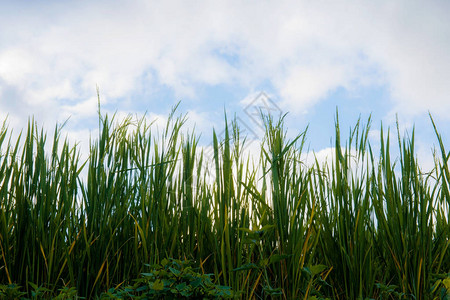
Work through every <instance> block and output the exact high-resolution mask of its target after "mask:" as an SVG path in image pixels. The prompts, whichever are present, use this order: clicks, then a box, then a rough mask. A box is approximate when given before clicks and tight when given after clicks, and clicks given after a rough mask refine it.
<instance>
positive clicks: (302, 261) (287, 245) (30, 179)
mask: <svg viewBox="0 0 450 300" xmlns="http://www.w3.org/2000/svg"><path fill="white" fill-rule="evenodd" d="M262 118H263V120H264V124H265V136H264V139H263V141H262V143H261V154H260V156H259V158H258V160H257V161H256V164H251V163H250V162H251V159H250V157H248V156H246V154H245V152H244V150H243V149H244V148H245V138H244V137H242V136H241V132H240V129H239V126H238V124H237V123H236V122H233V123H232V125H231V126H227V125H226V126H225V131H224V135H223V138H220V137H219V136H218V135H217V133H216V132H215V131H214V132H213V144H212V145H213V155H212V156H211V157H208V156H206V155H205V154H204V153H203V152H202V150H201V148H200V147H199V145H198V142H199V138H198V136H197V135H196V134H195V132H191V133H185V132H184V131H183V124H184V123H185V120H186V117H185V116H179V117H176V116H175V110H174V112H172V114H171V115H170V116H169V118H168V122H167V124H166V126H165V128H163V129H162V130H160V131H156V130H154V126H153V125H152V124H151V123H148V122H147V121H146V119H145V118H143V119H138V120H136V119H132V118H126V119H124V120H115V118H114V117H112V118H109V117H108V116H100V117H99V122H100V124H99V126H100V128H99V129H100V130H99V136H98V137H91V142H90V152H89V157H88V159H87V160H86V161H83V160H82V159H81V157H82V156H81V153H80V152H79V150H78V149H79V147H78V146H77V145H70V144H69V142H68V141H67V140H63V139H62V138H61V132H62V131H61V128H59V127H56V128H55V131H54V133H53V136H52V137H51V140H48V139H47V135H46V133H45V132H43V130H39V129H38V127H37V126H36V124H35V122H34V120H30V121H29V124H28V127H27V129H26V131H24V132H22V134H21V135H20V137H19V138H18V139H17V140H13V139H12V134H11V131H10V130H9V129H8V127H7V125H6V122H5V123H4V124H3V126H2V128H1V131H0V149H1V152H0V201H1V202H0V205H1V210H0V283H1V284H11V283H16V284H19V285H21V286H22V287H24V289H25V290H26V291H27V293H29V294H31V290H32V289H33V286H34V284H36V285H38V286H43V287H46V288H48V289H50V290H51V292H49V294H48V295H54V294H55V293H56V291H57V290H58V289H61V288H63V287H74V288H76V290H77V292H78V294H79V295H80V296H83V297H88V298H95V297H98V296H99V295H100V294H101V293H102V292H105V291H107V290H108V289H110V288H117V287H121V286H122V287H123V286H125V285H127V284H129V283H130V282H131V280H132V279H135V278H138V277H139V276H140V274H141V273H142V272H144V271H145V264H153V263H160V262H161V261H162V260H163V259H164V258H169V257H173V258H180V259H188V260H191V261H193V262H194V263H195V264H196V266H197V267H199V270H200V271H201V272H203V273H213V274H214V278H215V280H216V282H217V283H218V284H221V285H228V286H231V287H232V288H233V290H234V291H237V292H238V293H239V294H238V297H240V298H242V299H270V298H280V299H314V297H316V298H315V299H318V298H325V297H330V298H334V299H365V298H373V299H411V298H415V299H431V298H432V297H434V296H436V297H438V296H440V295H441V296H442V295H444V296H445V293H444V292H443V291H445V288H444V290H443V289H441V288H440V286H438V283H441V282H443V281H438V280H439V278H441V279H442V278H445V277H446V276H447V277H448V276H449V275H448V273H450V253H449V243H450V225H449V219H450V215H449V206H450V171H449V168H448V160H449V157H450V153H448V152H446V150H445V147H444V143H443V141H442V138H441V136H440V135H439V133H438V130H437V129H436V137H437V142H438V144H439V149H438V152H437V153H439V154H436V155H435V161H436V164H435V168H434V170H433V171H432V172H431V173H423V171H422V170H421V168H420V166H419V165H418V163H417V155H416V153H415V147H414V132H413V133H412V135H411V137H408V136H406V137H402V136H401V135H400V133H399V132H397V140H398V146H397V147H398V150H399V153H400V155H399V157H397V158H393V157H391V151H392V150H391V149H392V146H391V135H390V133H389V130H388V131H387V132H386V131H385V130H384V129H383V128H382V129H381V136H380V141H381V146H380V149H379V150H378V149H373V148H372V147H371V145H370V142H369V139H368V136H369V130H370V119H369V120H368V122H367V124H365V125H364V124H362V122H361V121H358V122H357V124H356V126H355V127H354V128H353V129H351V130H350V133H349V136H348V137H347V139H346V140H345V144H344V143H343V142H342V137H341V131H340V127H339V121H338V119H337V118H336V136H335V147H334V150H335V153H334V156H333V159H332V161H331V162H329V163H322V162H319V161H318V160H316V161H315V163H314V164H312V165H306V164H305V162H304V157H305V154H306V153H304V151H303V149H304V145H305V143H306V137H307V132H306V131H305V132H301V133H300V134H298V135H297V136H296V137H294V138H293V139H288V138H287V135H286V129H285V128H284V125H283V124H284V122H283V118H281V119H279V120H274V119H273V118H272V117H270V116H262ZM224 123H225V124H228V123H227V118H226V116H225V119H224ZM432 124H433V125H434V122H433V123H432ZM435 128H436V126H435ZM49 149H50V150H49ZM378 153H379V154H378ZM83 174H87V176H83ZM448 292H449V295H450V291H448ZM444 296H442V297H444ZM49 297H50V296H49Z"/></svg>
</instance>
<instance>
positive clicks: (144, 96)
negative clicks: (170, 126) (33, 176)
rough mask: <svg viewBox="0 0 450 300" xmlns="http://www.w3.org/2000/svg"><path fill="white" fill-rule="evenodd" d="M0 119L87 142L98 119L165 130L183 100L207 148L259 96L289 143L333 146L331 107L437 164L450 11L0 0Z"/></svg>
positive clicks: (430, 5) (447, 88)
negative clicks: (141, 120)
mask: <svg viewBox="0 0 450 300" xmlns="http://www.w3.org/2000/svg"><path fill="white" fill-rule="evenodd" d="M0 6H1V9H0V119H1V120H3V119H5V118H6V116H8V121H9V124H10V127H13V128H15V129H16V130H20V129H21V128H24V127H25V126H26V122H27V118H28V117H29V116H31V115H34V116H35V118H36V120H37V121H38V122H39V124H41V125H43V126H44V127H46V128H52V127H53V126H54V125H55V123H56V122H63V121H65V120H66V119H67V118H69V117H70V120H69V122H68V124H67V126H66V127H65V132H66V134H67V135H68V136H69V137H70V138H72V139H74V140H80V141H81V142H84V143H86V141H87V137H88V136H89V133H90V132H94V131H95V126H96V125H97V122H96V120H97V119H96V108H97V98H96V86H98V87H99V89H100V93H101V99H102V106H103V110H104V112H109V113H113V112H117V113H118V115H119V116H125V115H127V114H130V113H131V114H138V115H142V114H143V113H144V112H147V114H148V116H149V118H151V119H152V118H157V119H159V120H164V118H165V117H166V116H167V114H168V112H169V111H170V109H171V107H173V106H174V105H175V104H176V103H178V102H179V101H181V104H180V107H179V112H180V113H188V117H189V120H190V122H189V124H188V126H191V127H192V126H194V124H195V126H196V128H197V132H198V133H201V134H202V141H201V142H202V144H203V145H207V144H208V143H209V142H210V137H211V130H212V128H213V127H215V128H220V127H221V126H223V124H222V123H223V122H222V120H223V111H224V109H225V110H226V111H227V113H228V114H229V115H230V116H233V115H234V114H236V115H237V116H238V117H240V119H241V120H242V121H243V122H244V123H246V124H245V126H249V127H252V126H255V127H257V124H256V123H253V122H252V121H251V120H250V119H249V117H248V115H247V114H246V113H245V107H247V106H248V105H249V104H250V103H252V101H253V99H255V97H257V95H260V92H264V93H265V94H266V95H267V96H269V98H270V100H271V101H272V102H273V103H274V104H275V105H276V106H277V107H278V108H280V110H281V111H283V112H289V113H288V115H287V118H286V125H287V127H288V128H289V133H290V134H291V135H294V134H296V133H298V132H300V131H302V130H303V129H304V128H305V127H306V126H307V125H308V124H309V135H308V137H309V138H308V143H309V145H310V147H311V149H314V150H315V151H316V152H319V151H321V150H323V149H326V148H329V147H331V146H332V142H331V139H332V137H333V130H334V125H333V124H334V119H335V111H336V107H338V109H339V113H340V121H341V128H342V129H343V131H344V133H347V129H348V127H349V126H351V125H353V124H355V122H356V120H357V119H358V117H359V116H361V118H362V119H363V120H365V119H367V117H368V116H369V115H370V114H372V120H373V123H372V124H373V126H372V128H373V132H372V135H371V136H372V137H373V139H374V143H376V136H377V134H378V129H379V128H380V124H381V123H383V124H384V126H385V127H387V126H391V128H393V129H394V127H395V119H396V115H397V116H398V119H399V122H400V127H401V130H402V131H403V132H405V131H409V132H411V130H412V127H413V126H414V125H415V127H416V134H417V148H418V154H419V156H420V158H421V159H423V160H424V163H425V164H428V165H430V163H431V155H430V154H431V149H432V147H433V144H434V143H435V141H436V139H435V137H434V136H433V132H432V127H431V124H430V121H429V117H428V112H431V113H432V114H433V116H434V118H435V120H436V121H437V123H438V126H439V128H440V130H441V133H442V134H443V136H444V141H447V144H448V145H450V134H448V133H447V132H448V130H447V128H449V125H450V55H449V54H448V53H450V19H449V18H448V15H449V14H450V2H448V1H427V2H423V1H123V0H122V1H120V0H117V1H64V2H61V1H40V2H39V3H38V2H32V3H30V2H25V1H11V2H6V1H1V2H0Z"/></svg>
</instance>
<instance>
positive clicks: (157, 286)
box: [152, 279, 164, 291]
mask: <svg viewBox="0 0 450 300" xmlns="http://www.w3.org/2000/svg"><path fill="white" fill-rule="evenodd" d="M152 288H153V289H154V290H155V291H162V290H163V289H164V283H163V282H162V281H161V280H160V279H157V280H156V281H155V282H153V285H152Z"/></svg>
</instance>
